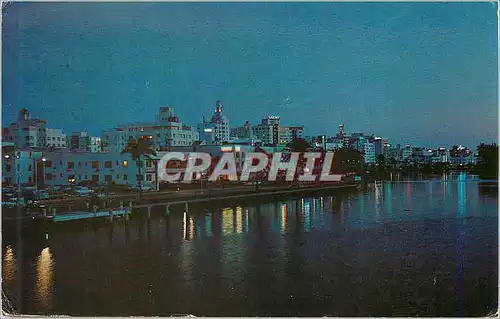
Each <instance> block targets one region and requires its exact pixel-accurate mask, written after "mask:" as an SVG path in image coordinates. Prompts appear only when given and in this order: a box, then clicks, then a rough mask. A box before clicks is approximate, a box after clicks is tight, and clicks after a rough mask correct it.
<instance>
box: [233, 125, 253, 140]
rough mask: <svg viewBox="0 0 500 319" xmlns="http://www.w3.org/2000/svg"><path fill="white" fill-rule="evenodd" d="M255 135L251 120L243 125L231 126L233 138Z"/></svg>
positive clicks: (248, 137) (249, 137)
mask: <svg viewBox="0 0 500 319" xmlns="http://www.w3.org/2000/svg"><path fill="white" fill-rule="evenodd" d="M252 137H253V130H252V126H251V124H250V122H249V121H246V122H245V124H244V125H243V126H238V127H233V128H231V138H243V139H244V138H247V139H251V138H252Z"/></svg>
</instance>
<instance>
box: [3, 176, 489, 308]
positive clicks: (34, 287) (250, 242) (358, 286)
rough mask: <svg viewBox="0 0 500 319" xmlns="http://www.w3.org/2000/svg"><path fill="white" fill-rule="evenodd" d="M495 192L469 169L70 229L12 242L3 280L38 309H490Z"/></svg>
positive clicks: (12, 295) (12, 294) (16, 300)
mask: <svg viewBox="0 0 500 319" xmlns="http://www.w3.org/2000/svg"><path fill="white" fill-rule="evenodd" d="M496 192H497V191H496V189H495V190H493V191H491V189H490V191H488V189H487V188H482V187H479V183H478V181H477V180H474V179H473V178H471V177H467V176H466V175H464V174H462V175H458V176H449V177H444V178H442V179H434V180H427V181H414V182H411V181H403V182H384V183H379V184H376V185H372V186H371V187H370V188H369V189H368V190H366V191H364V192H353V193H349V194H341V195H332V196H323V197H317V198H303V199H299V200H283V201H275V202H258V201H254V202H252V204H251V205H248V204H241V205H239V204H237V205H233V204H231V205H229V204H228V207H225V208H214V207H196V208H190V213H189V214H184V213H183V212H182V211H181V210H177V211H174V212H173V213H172V214H171V215H170V217H169V218H167V217H165V214H164V213H161V212H157V213H156V214H153V216H152V218H151V220H150V221H147V219H146V218H145V219H133V220H131V221H130V222H129V224H128V226H125V225H123V224H121V223H119V222H115V223H114V225H113V227H110V226H109V225H103V226H101V227H87V228H84V227H81V226H78V227H68V228H67V229H64V230H59V231H55V232H51V233H50V234H47V236H48V237H49V238H48V240H45V238H40V239H29V240H28V239H26V240H24V244H23V248H22V250H21V249H19V248H18V247H16V245H15V243H5V244H4V249H3V264H2V273H3V289H4V291H5V292H6V293H7V295H8V297H9V299H10V301H11V303H12V304H13V306H14V307H16V308H17V309H18V310H19V311H20V312H22V313H29V314H67V315H86V316H93V315H110V316H111V315H115V316H116V315H123V316H131V315H164V316H165V315H171V314H193V315H197V316H201V315H207V316H209V315H219V316H266V315H281V316H318V315H332V316H354V315H357V316H364V315H372V316H416V315H419V316H430V315H432V316H472V315H474V316H484V315H487V314H489V313H491V312H493V311H495V310H496V309H497V296H498V294H497V291H498V290H497V289H498V288H497V287H498V284H497V283H498V280H497V279H498V262H497V260H498V254H497V251H498V197H497V195H496ZM222 206H224V205H222ZM5 245H7V246H5ZM20 255H21V256H20Z"/></svg>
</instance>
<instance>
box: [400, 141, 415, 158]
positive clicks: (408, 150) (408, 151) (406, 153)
mask: <svg viewBox="0 0 500 319" xmlns="http://www.w3.org/2000/svg"><path fill="white" fill-rule="evenodd" d="M412 153H413V148H412V147H411V145H409V144H407V145H405V147H403V148H402V149H401V160H403V161H406V160H407V159H409V158H410V156H411V155H412Z"/></svg>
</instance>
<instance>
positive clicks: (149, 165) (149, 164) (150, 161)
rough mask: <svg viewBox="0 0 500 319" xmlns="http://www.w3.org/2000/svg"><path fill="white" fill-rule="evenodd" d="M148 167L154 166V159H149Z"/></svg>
mask: <svg viewBox="0 0 500 319" xmlns="http://www.w3.org/2000/svg"><path fill="white" fill-rule="evenodd" d="M146 167H153V161H152V160H150V159H148V160H147V161H146Z"/></svg>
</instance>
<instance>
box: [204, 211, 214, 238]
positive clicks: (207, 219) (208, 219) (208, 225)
mask: <svg viewBox="0 0 500 319" xmlns="http://www.w3.org/2000/svg"><path fill="white" fill-rule="evenodd" d="M205 234H206V236H208V237H212V236H213V234H212V214H209V215H206V216H205Z"/></svg>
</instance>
